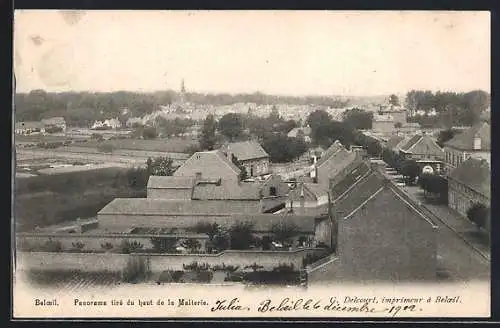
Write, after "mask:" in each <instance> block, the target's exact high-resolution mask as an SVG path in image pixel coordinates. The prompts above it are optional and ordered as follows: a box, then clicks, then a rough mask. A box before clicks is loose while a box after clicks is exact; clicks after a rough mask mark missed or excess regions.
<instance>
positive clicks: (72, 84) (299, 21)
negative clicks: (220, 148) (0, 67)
mask: <svg viewBox="0 0 500 328" xmlns="http://www.w3.org/2000/svg"><path fill="white" fill-rule="evenodd" d="M14 69H15V74H16V79H17V91H18V92H29V91H30V90H34V89H44V90H46V91H51V92H58V91H90V92H110V91H119V90H126V91H141V92H149V91H157V90H166V89H174V90H179V89H180V84H181V81H182V79H184V80H185V85H186V89H187V91H192V92H206V93H208V92H225V93H252V92H256V91H260V92H264V93H268V94H279V95H297V96H301V95H340V96H374V95H386V94H390V93H396V94H401V93H406V92H407V91H409V90H411V89H418V90H424V89H425V90H432V91H438V90H441V91H457V92H466V91H470V90H475V89H482V90H485V91H487V92H490V15H489V12H471V11H468V12H444V11H443V12H431V11H420V12H418V11H416V12H399V11H391V12H382V11H380V12H375V11H370V12H355V11H64V12H63V11H56V10H18V11H16V12H15V16H14Z"/></svg>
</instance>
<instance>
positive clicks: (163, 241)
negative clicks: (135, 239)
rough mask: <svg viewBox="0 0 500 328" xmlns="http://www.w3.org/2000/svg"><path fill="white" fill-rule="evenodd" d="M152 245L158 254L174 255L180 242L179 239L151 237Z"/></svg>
mask: <svg viewBox="0 0 500 328" xmlns="http://www.w3.org/2000/svg"><path fill="white" fill-rule="evenodd" d="M150 241H151V244H153V249H154V250H155V251H156V252H158V253H172V252H174V251H175V247H176V246H177V243H178V242H179V238H177V237H170V236H168V237H167V236H165V237H151V239H150Z"/></svg>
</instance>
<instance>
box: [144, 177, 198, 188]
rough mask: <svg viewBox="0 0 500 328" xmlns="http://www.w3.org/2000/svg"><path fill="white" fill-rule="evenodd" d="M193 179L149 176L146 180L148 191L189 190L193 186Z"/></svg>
mask: <svg viewBox="0 0 500 328" xmlns="http://www.w3.org/2000/svg"><path fill="white" fill-rule="evenodd" d="M194 180H195V178H194V177H183V176H178V177H174V176H155V175H151V176H150V177H149V180H148V189H150V188H151V189H191V188H193V185H194Z"/></svg>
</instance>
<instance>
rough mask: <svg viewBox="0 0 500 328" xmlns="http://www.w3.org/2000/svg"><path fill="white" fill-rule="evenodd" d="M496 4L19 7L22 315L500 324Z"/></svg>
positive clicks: (16, 267)
mask: <svg viewBox="0 0 500 328" xmlns="http://www.w3.org/2000/svg"><path fill="white" fill-rule="evenodd" d="M490 62H491V60H490V14H489V12H481V11H467V12H460V11H404V12H400V11H264V10H262V11H244V10H241V11H209V10H198V11H187V10H186V11H166V10H165V11H120V10H112V11H99V10H87V11H85V10H79V11H78V10H71V11H68V10H64V11H63V10H16V11H15V13H14V72H13V77H14V78H13V85H14V93H13V99H14V101H13V107H14V108H13V116H12V120H13V131H12V133H13V136H14V141H15V142H14V145H13V154H14V164H13V166H14V167H13V175H14V176H15V178H14V179H13V185H12V191H13V192H12V198H13V204H14V206H13V211H12V233H13V240H14V242H13V245H12V268H13V272H12V285H13V318H14V319H36V318H59V319H61V318H64V319H75V318H79V319H85V318H115V319H116V318H120V319H145V318H163V319H165V318H167V319H175V318H177V319H179V318H184V319H186V318H187V319H189V318H207V319H210V318H212V319H221V318H229V319H238V318H253V319H255V318H258V319H261V320H266V319H270V318H275V317H279V318H283V319H284V320H286V319H287V318H295V319H296V318H304V319H308V318H324V319H331V318H366V319H368V318H388V319H394V318H409V317H410V318H429V317H432V318H453V317H461V318H463V317H474V318H486V317H490V307H491V306H490V303H491V301H490V281H491V277H490V267H491V256H490V253H491V250H490V230H491V229H490V226H491V225H490V222H491V214H490V206H491V205H490V204H491V189H490V183H491V182H490V181H491V132H490V124H491V122H490V112H491V109H490V106H491V105H490V104H491V94H490V93H491V91H490V71H491V67H490V65H491V64H490Z"/></svg>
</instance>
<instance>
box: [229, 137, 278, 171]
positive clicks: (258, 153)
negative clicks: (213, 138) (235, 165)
mask: <svg viewBox="0 0 500 328" xmlns="http://www.w3.org/2000/svg"><path fill="white" fill-rule="evenodd" d="M220 151H221V152H222V153H223V154H224V155H225V156H226V157H227V158H228V159H229V160H231V159H232V156H233V155H234V156H236V158H237V160H238V162H239V163H240V164H241V165H242V166H243V167H244V168H245V170H246V172H247V176H249V177H256V176H260V175H265V174H268V173H269V154H268V153H266V151H265V150H264V148H262V146H261V145H259V143H257V142H255V141H243V142H233V143H227V144H225V145H223V146H222V147H221V149H220Z"/></svg>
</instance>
